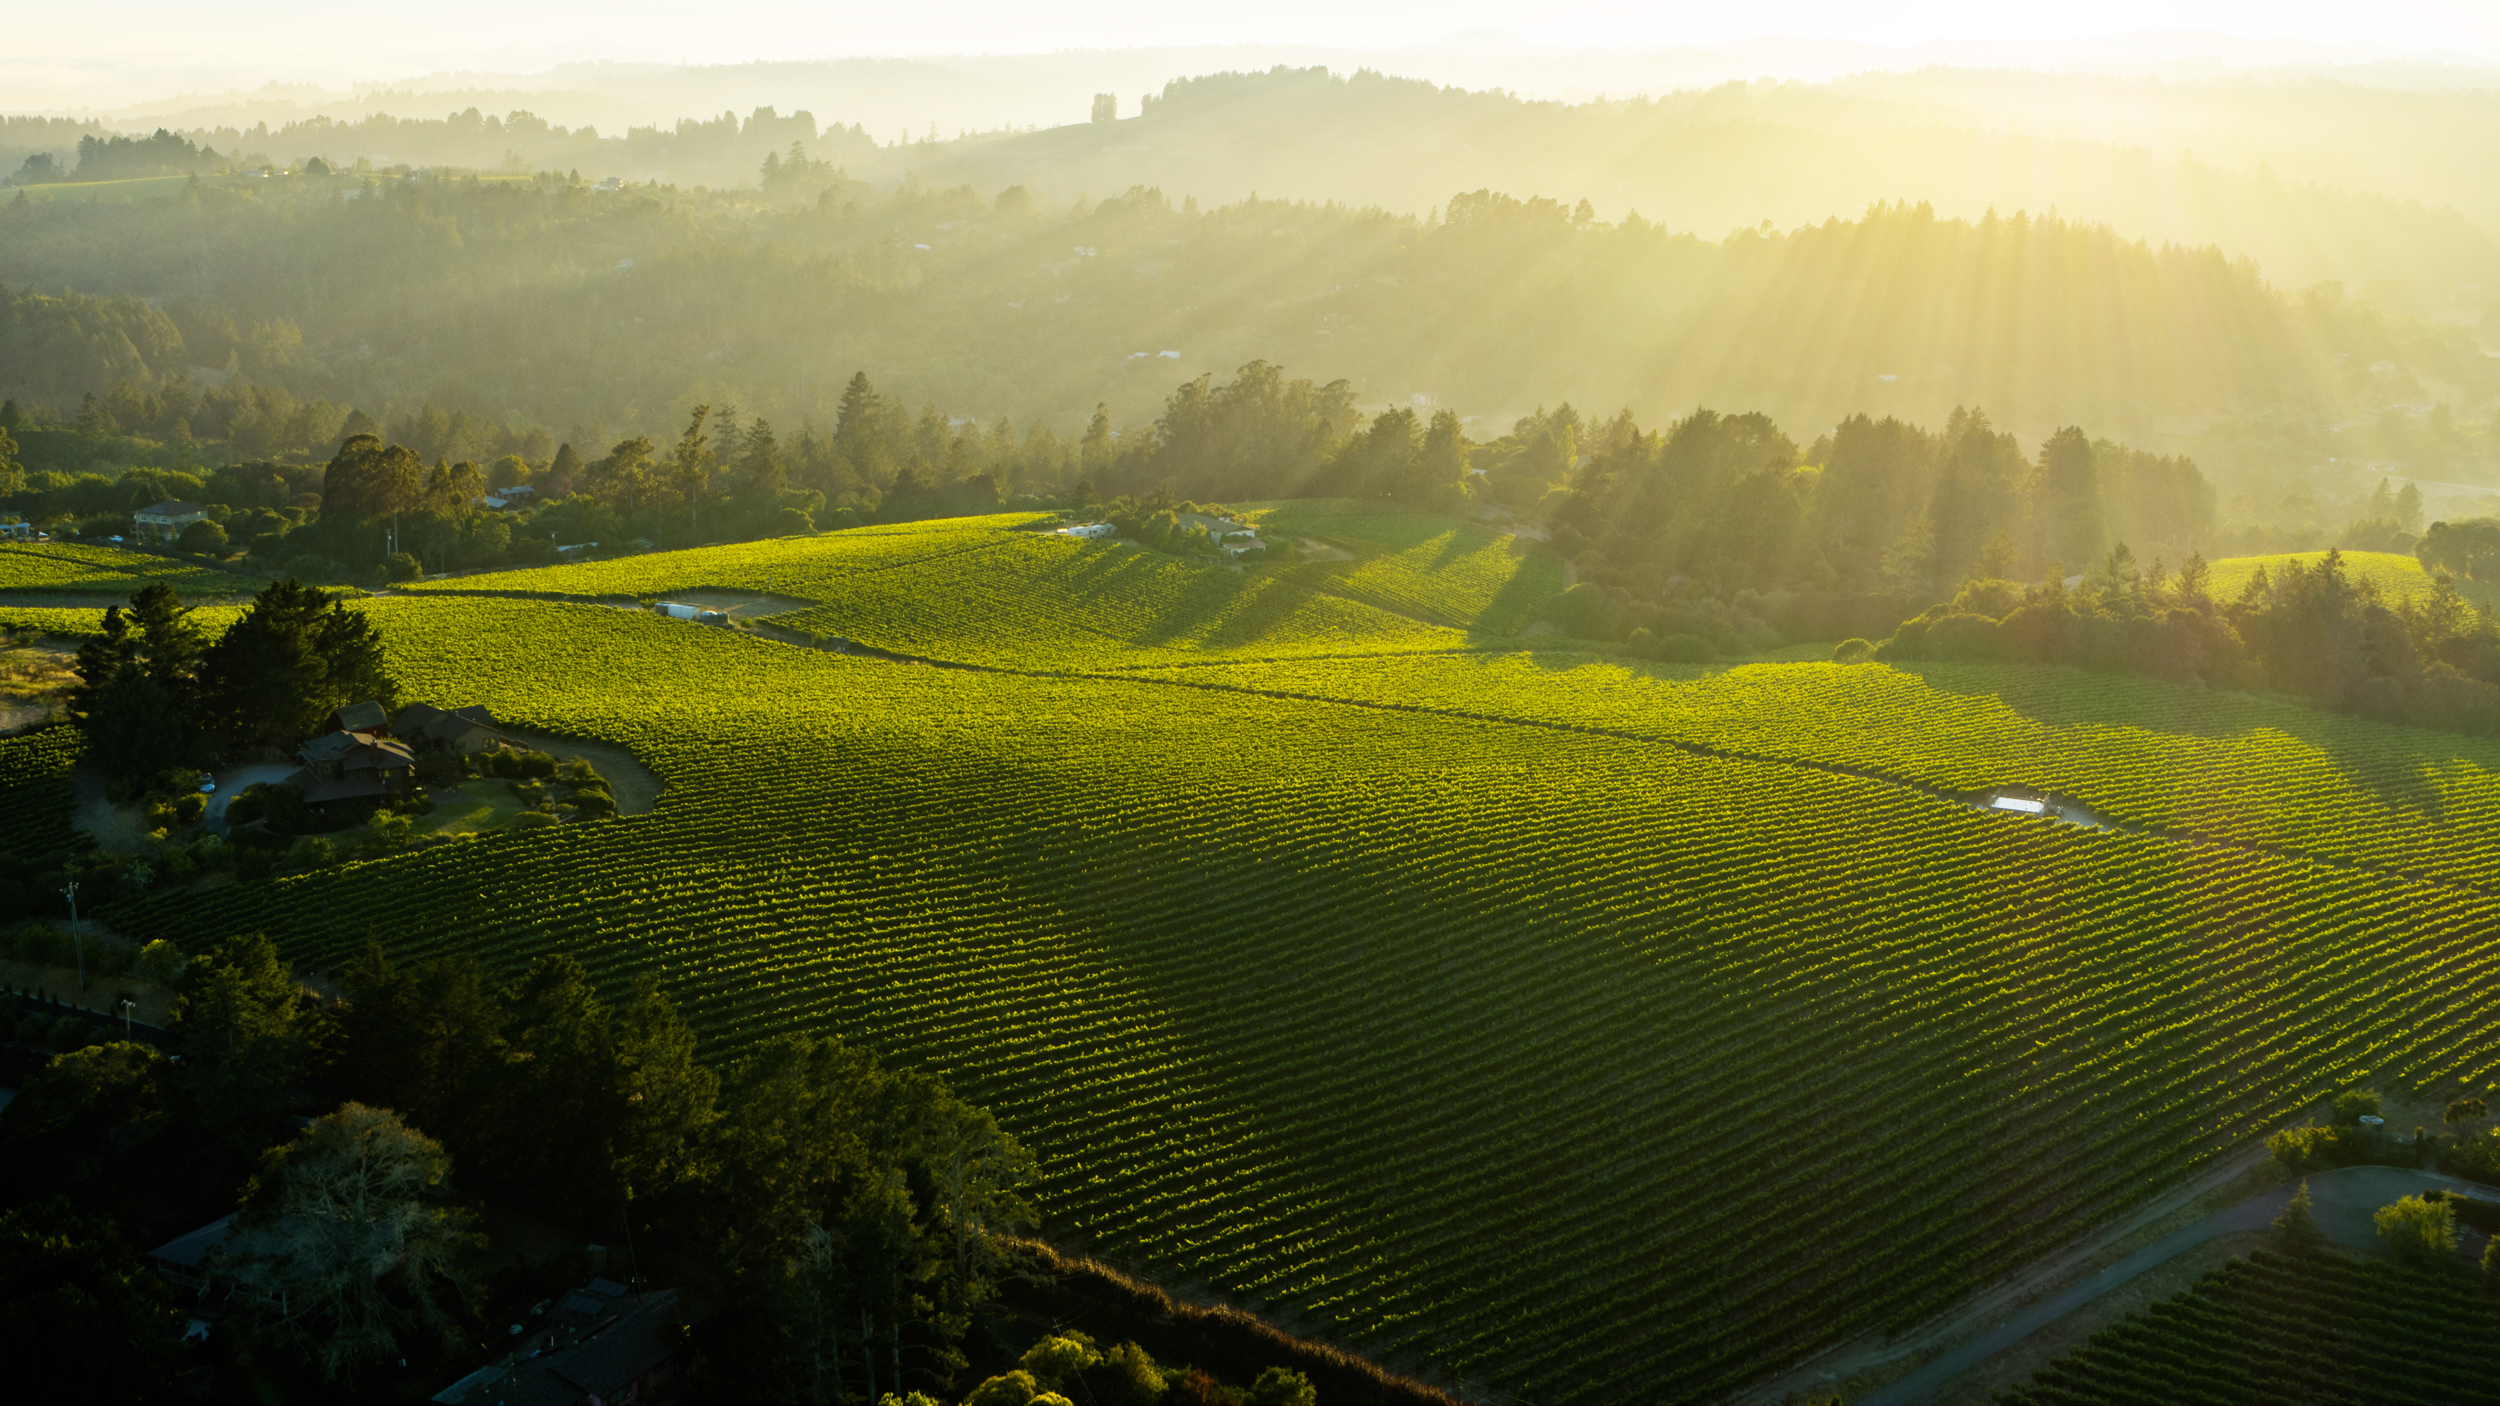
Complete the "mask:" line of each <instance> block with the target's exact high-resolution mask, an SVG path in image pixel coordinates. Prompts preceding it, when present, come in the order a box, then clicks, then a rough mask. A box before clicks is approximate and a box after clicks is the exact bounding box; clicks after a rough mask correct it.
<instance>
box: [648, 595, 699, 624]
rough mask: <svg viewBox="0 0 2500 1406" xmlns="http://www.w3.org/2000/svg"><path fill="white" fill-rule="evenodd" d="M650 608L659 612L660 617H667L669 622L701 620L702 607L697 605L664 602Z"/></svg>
mask: <svg viewBox="0 0 2500 1406" xmlns="http://www.w3.org/2000/svg"><path fill="white" fill-rule="evenodd" d="M651 608H652V609H653V610H656V611H658V612H660V613H661V614H662V615H665V616H667V617H668V618H669V619H671V620H700V619H702V618H703V607H702V606H699V605H679V604H678V603H677V602H675V601H673V600H664V601H662V602H660V603H659V604H658V605H655V606H653V607H651Z"/></svg>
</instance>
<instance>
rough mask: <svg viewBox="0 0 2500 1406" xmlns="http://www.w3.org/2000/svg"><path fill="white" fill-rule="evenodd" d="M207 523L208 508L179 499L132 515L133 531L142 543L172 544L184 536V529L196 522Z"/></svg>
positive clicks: (152, 504) (169, 499) (173, 499)
mask: <svg viewBox="0 0 2500 1406" xmlns="http://www.w3.org/2000/svg"><path fill="white" fill-rule="evenodd" d="M206 521H208V509H207V508H206V507H203V506H202V505H200V504H198V503H185V502H183V501H182V500H181V499H178V498H168V499H166V500H165V501H164V502H162V503H150V504H148V505H147V506H146V507H144V508H141V509H140V510H139V511H137V512H135V513H132V514H131V515H130V523H131V529H132V531H133V532H134V533H135V534H136V535H137V536H138V538H139V540H140V541H142V542H171V541H173V540H174V539H175V538H177V537H180V536H181V535H182V529H184V528H186V527H189V526H190V525H191V524H193V523H195V522H206Z"/></svg>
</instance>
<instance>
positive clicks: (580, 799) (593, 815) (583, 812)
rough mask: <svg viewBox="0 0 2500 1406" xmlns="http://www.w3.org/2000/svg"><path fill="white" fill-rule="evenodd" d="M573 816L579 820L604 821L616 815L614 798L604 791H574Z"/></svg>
mask: <svg viewBox="0 0 2500 1406" xmlns="http://www.w3.org/2000/svg"><path fill="white" fill-rule="evenodd" d="M573 814H574V817H575V818H576V819H580V820H605V819H607V818H608V817H610V816H612V815H614V814H616V798H615V797H613V796H611V795H609V794H608V793H607V792H605V791H592V790H580V791H575V792H574V793H573Z"/></svg>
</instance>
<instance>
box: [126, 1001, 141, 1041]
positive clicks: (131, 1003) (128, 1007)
mask: <svg viewBox="0 0 2500 1406" xmlns="http://www.w3.org/2000/svg"><path fill="white" fill-rule="evenodd" d="M138 1004H139V1003H138V1002H136V1001H134V1000H132V999H130V998H129V997H128V996H124V997H122V1038H123V1039H125V1040H127V1039H129V1038H130V1012H131V1010H132V1009H133V1008H134V1007H136V1006H137V1005H138Z"/></svg>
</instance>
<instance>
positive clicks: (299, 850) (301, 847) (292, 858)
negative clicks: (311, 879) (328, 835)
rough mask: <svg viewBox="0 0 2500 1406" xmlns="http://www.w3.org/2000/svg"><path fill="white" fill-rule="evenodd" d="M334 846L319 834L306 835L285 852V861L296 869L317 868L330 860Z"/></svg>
mask: <svg viewBox="0 0 2500 1406" xmlns="http://www.w3.org/2000/svg"><path fill="white" fill-rule="evenodd" d="M335 850H336V846H334V845H332V844H331V843H330V842H329V841H328V840H326V839H323V838H322V837H321V836H319V835H306V836H305V837H304V838H302V839H300V840H297V841H296V842H295V845H294V848H292V849H289V850H288V851H287V852H286V862H287V864H288V865H289V866H291V867H293V868H297V869H318V868H320V867H322V866H323V865H325V864H328V863H329V862H330V859H331V857H332V855H333V853H334V852H335Z"/></svg>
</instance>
